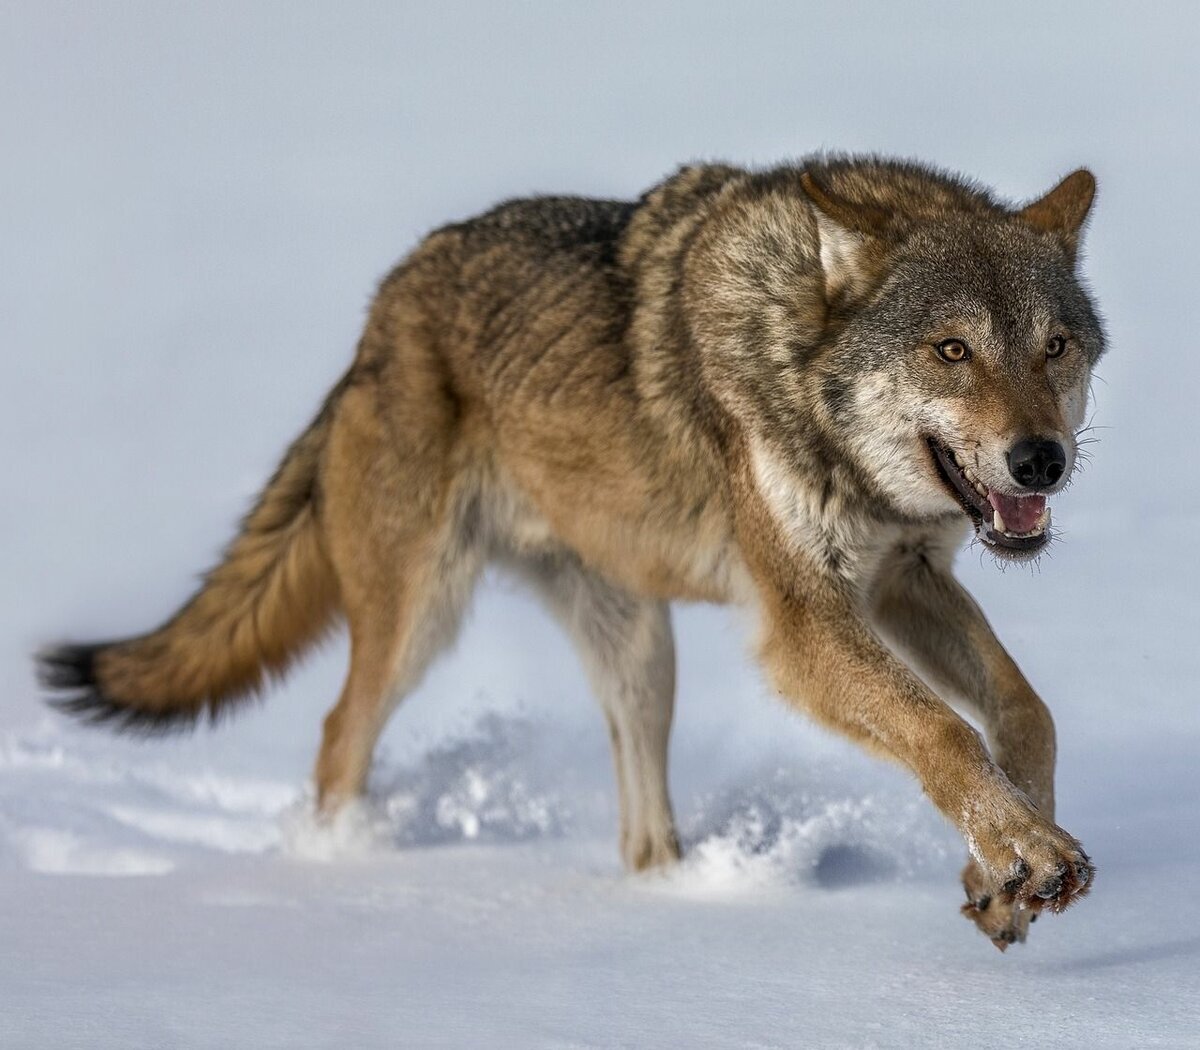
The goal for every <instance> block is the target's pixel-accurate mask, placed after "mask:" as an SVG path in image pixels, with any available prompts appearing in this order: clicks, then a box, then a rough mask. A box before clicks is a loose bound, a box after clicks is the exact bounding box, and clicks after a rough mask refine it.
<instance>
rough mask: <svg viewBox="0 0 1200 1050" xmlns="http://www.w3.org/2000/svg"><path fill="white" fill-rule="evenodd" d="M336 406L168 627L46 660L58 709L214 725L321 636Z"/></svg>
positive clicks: (328, 570) (331, 591) (148, 725)
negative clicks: (324, 508)
mask: <svg viewBox="0 0 1200 1050" xmlns="http://www.w3.org/2000/svg"><path fill="white" fill-rule="evenodd" d="M335 397H336V394H335ZM333 403H334V398H333V397H331V398H330V402H329V403H327V404H326V406H325V408H324V410H323V411H322V412H321V414H320V415H319V416H318V417H317V419H316V421H315V422H314V423H313V425H312V426H311V427H310V428H309V429H308V430H307V431H306V432H305V433H304V434H303V435H302V436H301V437H300V438H299V439H298V440H297V441H296V442H295V444H293V445H292V447H291V448H290V449H289V450H288V453H287V455H286V456H285V457H284V460H283V463H282V464H281V465H280V467H279V469H278V470H277V471H276V473H275V476H274V477H273V478H272V479H271V481H270V482H269V483H268V484H267V487H266V489H265V490H264V491H263V493H262V495H261V496H260V497H259V499H258V503H257V504H256V506H255V507H254V509H253V510H252V511H251V512H250V513H249V514H248V515H247V516H246V518H245V520H244V521H243V523H242V528H241V531H240V532H239V534H238V536H237V538H236V539H235V540H234V541H233V543H232V544H231V545H230V547H229V549H228V550H227V551H226V554H225V559H224V560H223V561H222V562H221V564H220V565H218V566H217V567H216V568H215V569H213V570H212V571H211V572H209V573H208V574H207V576H205V578H204V583H203V585H202V586H201V588H200V590H199V591H198V592H197V593H196V595H195V596H194V597H193V598H192V599H191V600H190V601H189V602H188V603H187V604H186V605H184V606H183V608H182V609H180V610H179V612H177V613H176V614H175V615H174V616H173V617H172V618H171V619H170V620H168V621H167V623H165V624H164V625H163V626H162V627H160V628H158V629H157V630H156V631H153V632H151V633H150V634H145V635H142V636H140V637H137V638H130V639H127V640H125V641H117V642H106V643H101V644H93V645H63V646H59V647H56V648H52V649H48V650H45V651H44V652H42V653H41V654H39V657H38V663H39V675H40V678H41V680H42V683H43V685H45V686H46V687H47V688H48V689H50V690H53V691H56V692H57V693H58V694H59V695H58V696H56V697H53V698H52V699H51V701H50V702H51V703H52V704H53V705H54V706H56V707H58V708H60V709H61V710H64V711H67V712H69V713H71V714H74V715H77V716H78V717H80V718H81V719H83V720H84V721H87V722H93V723H98V722H107V723H111V724H112V725H113V726H115V727H117V728H120V729H141V730H145V731H151V732H153V731H159V730H167V729H171V728H176V727H180V726H187V725H191V724H192V723H194V722H195V721H196V720H197V719H198V718H200V717H201V716H204V715H207V716H208V718H209V719H210V720H212V721H215V720H216V719H217V718H218V716H220V715H221V714H222V713H224V712H225V711H226V710H227V709H228V708H229V707H230V706H231V705H233V704H234V703H236V701H238V700H241V699H244V698H246V697H248V696H250V695H252V694H254V693H255V692H256V691H257V690H258V689H259V688H260V687H261V686H262V684H263V679H264V677H265V676H266V675H278V674H282V672H283V671H284V670H285V669H286V667H287V664H288V663H289V661H290V660H291V659H292V658H293V657H294V656H296V655H298V654H299V652H300V650H301V649H303V648H304V647H305V646H306V645H308V644H309V643H311V642H313V641H314V640H316V638H317V637H319V636H320V634H321V633H322V632H323V630H324V629H325V628H326V627H327V626H328V624H329V622H330V620H331V619H332V618H333V616H334V614H335V613H336V611H337V606H338V594H337V580H336V577H335V576H334V573H333V569H332V567H331V566H330V564H329V560H328V558H327V556H326V554H325V551H324V549H323V546H322V542H321V537H320V535H319V532H318V528H317V523H316V516H315V508H314V502H313V493H314V486H315V484H316V478H317V467H318V462H319V460H320V455H321V450H322V449H323V447H324V445H325V440H326V436H327V434H328V431H329V426H330V416H331V414H332V412H331V410H332V406H333Z"/></svg>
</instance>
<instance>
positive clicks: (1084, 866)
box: [999, 847, 1096, 913]
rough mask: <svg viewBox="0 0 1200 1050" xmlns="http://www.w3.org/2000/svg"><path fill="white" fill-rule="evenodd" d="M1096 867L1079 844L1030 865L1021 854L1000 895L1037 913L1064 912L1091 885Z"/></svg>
mask: <svg viewBox="0 0 1200 1050" xmlns="http://www.w3.org/2000/svg"><path fill="white" fill-rule="evenodd" d="M1095 872H1096V869H1095V867H1094V866H1093V864H1092V862H1091V859H1090V858H1089V857H1088V855H1087V854H1086V853H1084V852H1083V850H1082V849H1079V848H1078V847H1075V848H1072V849H1069V850H1068V851H1066V853H1065V855H1064V854H1063V853H1056V854H1055V855H1052V856H1051V857H1049V858H1045V859H1042V860H1040V861H1037V862H1035V863H1033V864H1030V863H1029V862H1028V861H1026V860H1025V859H1024V858H1023V857H1018V858H1017V860H1016V862H1015V863H1014V864H1013V865H1012V867H1011V868H1009V870H1008V878H1007V879H1005V881H1004V883H1003V884H1002V885H1001V887H1000V893H999V897H1000V899H1001V900H1003V901H1008V902H1013V903H1015V904H1018V905H1019V906H1021V907H1022V908H1028V909H1029V910H1030V911H1032V912H1034V913H1036V912H1039V911H1041V910H1042V909H1043V908H1047V909H1049V910H1050V911H1054V912H1058V911H1062V910H1063V909H1064V908H1066V907H1067V906H1068V905H1070V904H1073V903H1074V902H1075V901H1077V900H1078V899H1079V898H1080V897H1082V896H1083V895H1084V894H1085V893H1087V891H1088V890H1089V889H1090V888H1091V885H1092V879H1093V877H1094V876H1095Z"/></svg>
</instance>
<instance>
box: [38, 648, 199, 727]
mask: <svg viewBox="0 0 1200 1050" xmlns="http://www.w3.org/2000/svg"><path fill="white" fill-rule="evenodd" d="M108 648H110V643H99V644H95V645H56V646H52V647H50V648H47V649H43V650H41V652H39V653H38V654H37V656H36V657H35V658H34V659H35V662H36V664H37V676H38V682H39V683H40V684H41V686H42V688H43V689H45V690H46V691H47V692H48V693H50V694H51V695H49V696H47V697H46V703H48V704H49V705H50V706H51V707H53V708H54V709H55V710H56V711H61V712H63V714H67V715H71V716H72V717H74V718H77V719H79V721H81V722H83V723H84V724H86V725H107V726H109V727H110V728H112V729H116V730H119V731H122V732H125V731H128V732H134V733H146V734H158V733H165V732H170V731H172V730H178V729H183V728H187V727H189V726H191V725H192V724H193V723H194V721H195V715H194V713H192V712H181V711H179V710H177V709H171V708H158V709H155V708H145V707H140V706H137V705H135V704H130V703H126V702H122V701H121V700H119V699H117V698H116V697H113V696H110V695H108V694H107V693H106V692H105V690H104V687H103V685H102V684H101V683H100V680H99V677H98V675H97V673H96V658H97V657H98V656H99V654H100V653H101V652H103V651H104V650H105V649H108Z"/></svg>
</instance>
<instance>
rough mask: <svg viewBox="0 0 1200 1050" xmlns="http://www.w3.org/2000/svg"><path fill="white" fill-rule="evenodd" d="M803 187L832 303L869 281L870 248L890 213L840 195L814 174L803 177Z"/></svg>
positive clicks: (826, 291)
mask: <svg viewBox="0 0 1200 1050" xmlns="http://www.w3.org/2000/svg"><path fill="white" fill-rule="evenodd" d="M800 187H801V189H803V190H804V193H805V196H807V197H808V199H809V201H810V202H811V203H812V205H813V217H814V218H815V219H816V224H817V237H818V239H819V241H820V251H821V269H822V270H823V271H824V274H825V293H826V298H827V299H829V300H830V301H832V300H834V299H837V298H840V297H842V296H843V295H844V294H845V293H847V292H850V293H851V294H853V292H854V291H855V289H857V288H859V287H861V286H864V285H865V284H867V283H869V281H870V277H871V273H872V272H873V270H874V267H873V266H872V265H871V260H872V259H873V257H874V255H875V253H874V252H872V251H871V248H872V247H873V246H874V245H873V241H875V240H876V239H877V238H878V237H879V236H880V235H881V234H882V232H883V230H884V228H885V227H886V226H887V224H888V214H887V212H886V211H885V210H884V209H883V208H879V207H877V206H875V205H873V204H860V203H858V202H857V201H848V200H846V199H844V198H842V197H839V196H837V195H836V194H834V193H832V192H831V191H830V190H828V189H826V188H825V186H823V185H822V184H821V183H819V182H818V181H817V180H816V179H815V178H814V177H813V175H812V173H811V172H807V171H806V172H804V173H803V174H801V176H800Z"/></svg>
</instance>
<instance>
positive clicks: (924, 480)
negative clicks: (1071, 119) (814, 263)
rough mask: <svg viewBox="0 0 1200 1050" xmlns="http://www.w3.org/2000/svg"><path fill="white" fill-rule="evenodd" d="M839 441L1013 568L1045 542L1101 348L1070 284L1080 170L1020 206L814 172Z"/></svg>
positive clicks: (938, 185) (866, 173)
mask: <svg viewBox="0 0 1200 1050" xmlns="http://www.w3.org/2000/svg"><path fill="white" fill-rule="evenodd" d="M801 185H802V187H803V189H804V192H805V194H806V195H807V197H808V198H809V200H810V201H811V204H812V210H813V218H814V221H815V224H816V228H817V234H818V238H819V245H820V248H819V251H820V259H821V270H822V275H823V279H824V285H825V299H826V302H827V304H828V306H829V308H830V315H831V316H830V321H831V323H830V326H829V339H828V343H827V346H826V347H825V348H824V349H823V351H822V352H821V354H820V355H819V362H818V363H817V369H818V371H819V372H820V373H821V374H822V377H823V378H822V400H823V401H824V409H825V412H826V414H827V417H828V420H829V422H830V423H831V425H832V429H833V431H834V433H836V435H837V436H838V439H839V441H840V442H841V443H843V445H844V447H845V448H846V449H847V450H848V451H849V452H850V453H851V454H852V455H853V457H854V459H855V460H856V461H857V463H858V464H859V466H860V467H861V469H862V470H863V471H864V472H866V473H867V474H868V475H869V476H870V477H871V478H872V479H873V480H874V482H875V483H876V484H877V485H878V486H879V488H880V489H881V490H883V492H884V493H886V495H887V497H888V498H889V499H890V500H891V501H893V502H894V503H895V504H896V506H898V507H899V508H901V509H903V510H904V511H905V512H907V513H910V514H915V515H923V514H936V513H938V512H939V511H944V510H945V508H946V507H947V506H948V505H953V504H957V505H958V506H959V507H960V508H961V509H962V510H963V511H964V512H965V513H966V514H967V515H969V516H970V517H971V519H972V520H973V521H974V523H975V526H976V531H977V532H978V534H979V536H980V538H981V539H982V540H983V542H984V543H985V544H987V545H988V546H989V547H990V548H992V549H993V550H995V551H997V552H998V553H1001V554H1003V555H1006V556H1009V557H1024V556H1028V555H1030V554H1033V553H1036V552H1037V551H1038V550H1040V549H1041V548H1042V547H1043V546H1044V545H1045V544H1046V542H1047V539H1048V536H1049V531H1048V526H1049V523H1050V508H1049V506H1048V505H1047V497H1048V496H1051V495H1053V494H1054V493H1056V492H1058V491H1059V490H1061V489H1062V488H1063V486H1065V485H1066V484H1067V482H1068V481H1069V479H1070V477H1071V473H1072V471H1073V470H1074V468H1075V466H1076V463H1077V460H1078V454H1079V450H1078V444H1077V442H1078V432H1079V430H1080V428H1081V427H1082V426H1083V424H1084V413H1085V409H1086V405H1087V398H1088V384H1089V379H1090V376H1091V370H1092V366H1093V365H1094V364H1095V362H1096V360H1097V359H1098V358H1099V357H1100V354H1101V353H1102V352H1103V349H1104V337H1103V332H1102V330H1101V326H1100V322H1099V319H1098V318H1097V315H1096V311H1095V309H1094V307H1093V305H1092V302H1091V300H1090V298H1089V296H1088V294H1087V292H1086V291H1085V289H1084V288H1083V286H1082V285H1081V283H1080V281H1079V278H1078V276H1077V273H1076V258H1077V252H1078V244H1079V236H1080V231H1081V229H1082V227H1083V223H1084V221H1085V220H1086V218H1087V215H1088V211H1089V209H1090V207H1091V203H1092V199H1093V196H1094V194H1095V180H1094V179H1093V178H1092V176H1091V174H1090V173H1089V172H1087V171H1083V170H1080V171H1076V172H1075V173H1074V174H1072V175H1069V176H1067V178H1065V179H1064V180H1063V181H1062V182H1060V183H1059V184H1058V185H1057V186H1055V187H1054V188H1053V189H1052V190H1051V191H1050V192H1049V193H1047V194H1046V195H1045V196H1044V197H1042V198H1040V199H1039V200H1036V201H1034V202H1033V203H1032V204H1029V205H1026V206H1025V207H1023V208H1020V209H1008V208H1004V207H1001V206H999V205H997V204H995V203H994V202H993V201H992V200H991V199H990V198H989V197H988V196H986V195H985V194H983V193H980V192H979V191H977V190H974V189H973V188H971V187H967V186H965V185H963V184H962V183H959V182H958V181H956V180H951V179H946V178H942V177H938V176H933V175H930V174H929V173H927V172H925V171H923V170H920V169H913V168H910V167H907V166H887V165H866V166H863V165H847V166H836V165H834V166H830V167H827V168H825V169H824V170H822V169H819V168H818V169H816V170H809V171H806V172H805V174H804V175H802V176H801Z"/></svg>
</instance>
